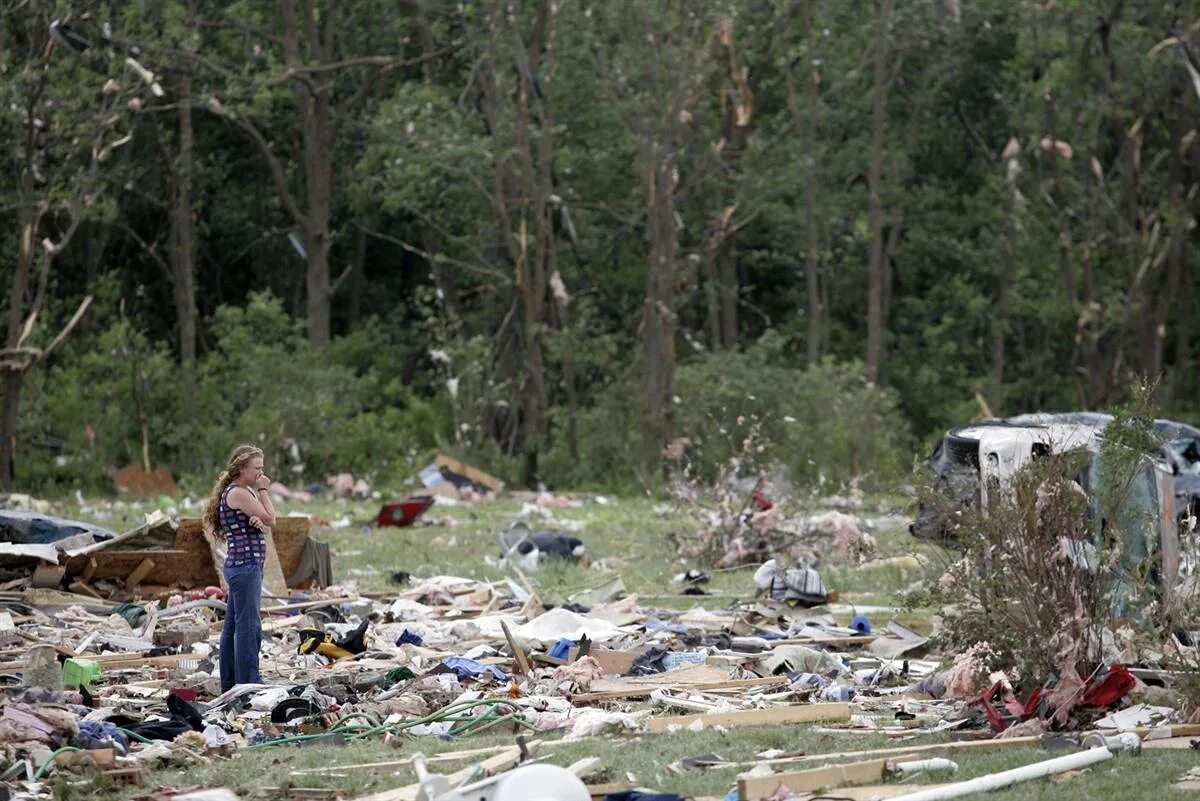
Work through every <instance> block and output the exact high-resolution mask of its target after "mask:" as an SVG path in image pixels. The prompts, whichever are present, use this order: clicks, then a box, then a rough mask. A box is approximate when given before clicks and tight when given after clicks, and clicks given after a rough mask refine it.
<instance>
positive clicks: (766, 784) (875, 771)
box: [737, 759, 887, 801]
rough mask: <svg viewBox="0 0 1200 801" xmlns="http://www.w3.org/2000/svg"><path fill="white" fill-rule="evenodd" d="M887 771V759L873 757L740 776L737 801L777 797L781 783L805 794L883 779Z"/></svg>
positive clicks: (754, 800)
mask: <svg viewBox="0 0 1200 801" xmlns="http://www.w3.org/2000/svg"><path fill="white" fill-rule="evenodd" d="M886 770H887V760H886V759H871V760H867V761H865V762H852V763H850V764H848V765H826V766H825V767H823V768H809V769H808V770H795V771H792V772H790V773H775V774H773V775H771V776H756V777H754V778H752V779H738V785H737V789H738V801H758V799H760V798H766V797H768V796H774V795H775V794H776V792H777V791H778V790H779V788H780V787H781V786H782V787H786V788H787V789H788V790H791V791H792V792H793V793H805V792H813V791H816V790H821V789H823V788H829V789H832V788H836V787H842V786H843V785H847V784H865V783H867V782H879V781H883V778H884V773H885V771H886Z"/></svg>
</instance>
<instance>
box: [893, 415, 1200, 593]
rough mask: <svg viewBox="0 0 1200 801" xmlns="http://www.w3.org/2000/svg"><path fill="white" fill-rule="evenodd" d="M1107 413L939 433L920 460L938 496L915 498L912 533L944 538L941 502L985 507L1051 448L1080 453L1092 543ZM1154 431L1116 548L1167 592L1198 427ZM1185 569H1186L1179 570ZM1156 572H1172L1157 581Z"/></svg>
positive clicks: (1191, 489) (1191, 487) (1097, 524)
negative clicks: (1155, 447)
mask: <svg viewBox="0 0 1200 801" xmlns="http://www.w3.org/2000/svg"><path fill="white" fill-rule="evenodd" d="M1111 421H1112V417H1111V416H1109V415H1100V414H1087V413H1077V414H1063V415H1049V414H1037V415H1022V416H1020V417H1012V418H1008V419H1003V420H988V421H984V422H981V423H977V424H974V425H969V426H963V427H960V428H955V429H952V430H950V431H948V432H947V433H946V435H945V436H944V437H943V438H942V440H941V442H939V443H938V446H937V447H936V448H935V449H934V452H933V454H931V455H930V457H929V459H928V460H927V464H928V465H929V467H930V469H931V470H932V471H933V474H934V483H933V490H934V492H935V493H936V494H937V495H940V496H941V497H942V498H943V499H944V501H945V502H944V503H939V504H936V505H931V504H929V503H924V502H923V503H921V505H920V507H919V509H918V513H917V517H916V519H915V520H914V521H913V522H912V523H911V524H910V525H909V532H910V533H911V534H912V535H913V536H914V537H917V538H921V539H928V540H933V541H936V542H940V543H943V544H949V543H950V542H951V540H952V537H951V535H950V533H949V525H948V520H947V518H946V514H945V510H946V509H964V510H965V509H979V510H982V511H983V512H984V513H985V514H986V512H987V509H988V508H989V506H990V503H991V501H992V500H993V499H994V498H995V497H997V493H1000V492H1003V491H1004V489H1005V487H1007V486H1009V484H1010V483H1011V481H1012V479H1013V477H1014V476H1015V475H1016V474H1017V472H1018V471H1019V470H1021V468H1023V467H1025V466H1026V465H1028V464H1030V463H1031V462H1033V461H1034V460H1036V459H1039V458H1043V457H1046V456H1049V455H1051V454H1066V453H1085V454H1086V455H1087V459H1086V462H1085V464H1086V466H1085V467H1084V468H1083V469H1082V470H1081V472H1080V474H1079V475H1078V476H1076V477H1075V482H1076V483H1077V484H1078V486H1079V488H1080V489H1082V490H1083V492H1084V493H1086V495H1087V497H1088V508H1089V518H1090V519H1091V521H1092V522H1091V526H1090V528H1091V530H1092V531H1093V538H1094V539H1095V540H1096V542H1097V543H1098V542H1099V541H1100V540H1101V538H1102V537H1103V535H1104V531H1105V529H1106V528H1107V523H1108V521H1106V520H1105V519H1103V515H1102V512H1101V510H1100V503H1099V500H1098V498H1097V493H1098V492H1099V487H1100V485H1101V476H1102V475H1103V473H1104V456H1103V454H1102V448H1101V443H1102V442H1103V437H1104V430H1105V428H1106V427H1107V425H1108V424H1109V423H1110V422H1111ZM1154 428H1155V431H1156V433H1159V434H1160V435H1163V436H1165V437H1169V439H1168V440H1166V441H1165V443H1164V445H1163V446H1162V449H1161V452H1159V453H1156V454H1146V455H1145V456H1144V457H1143V458H1142V459H1141V460H1140V463H1139V468H1138V470H1137V472H1136V473H1135V475H1134V476H1133V480H1132V483H1131V485H1130V486H1129V488H1128V498H1127V500H1126V502H1125V504H1124V508H1123V511H1122V512H1121V516H1122V517H1125V518H1127V519H1125V520H1123V521H1121V522H1122V523H1123V525H1122V526H1121V527H1120V528H1121V529H1122V530H1125V531H1127V532H1128V534H1127V536H1128V540H1127V541H1126V542H1125V544H1124V546H1123V548H1122V550H1123V552H1124V557H1123V561H1126V564H1127V565H1128V566H1129V567H1133V566H1136V565H1139V564H1143V563H1145V562H1147V560H1150V564H1152V565H1153V567H1152V569H1151V572H1152V573H1154V574H1156V575H1158V577H1159V578H1158V579H1157V580H1156V581H1155V583H1156V584H1158V585H1160V586H1161V587H1162V589H1163V593H1164V595H1169V594H1170V592H1171V587H1172V586H1173V585H1174V584H1175V580H1174V578H1178V577H1180V574H1181V571H1180V562H1181V547H1180V520H1181V518H1182V517H1186V516H1188V515H1189V514H1190V511H1192V510H1193V509H1194V508H1195V506H1196V504H1197V500H1198V497H1200V464H1198V463H1197V460H1196V459H1194V458H1193V456H1195V455H1197V441H1198V440H1200V431H1197V430H1196V429H1194V428H1192V427H1191V426H1187V425H1184V424H1182V423H1174V422H1172V421H1167V420H1158V421H1155V426H1154ZM1185 572H1186V571H1185ZM1164 577H1174V578H1173V580H1171V581H1163V580H1162V579H1163V578H1164Z"/></svg>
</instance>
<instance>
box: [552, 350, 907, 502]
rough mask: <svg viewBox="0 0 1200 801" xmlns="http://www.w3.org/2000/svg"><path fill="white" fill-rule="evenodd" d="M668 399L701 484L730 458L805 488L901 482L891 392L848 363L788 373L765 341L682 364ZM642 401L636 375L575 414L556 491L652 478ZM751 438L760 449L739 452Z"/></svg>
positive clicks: (903, 450)
mask: <svg viewBox="0 0 1200 801" xmlns="http://www.w3.org/2000/svg"><path fill="white" fill-rule="evenodd" d="M675 395H676V403H675V406H674V409H673V412H674V418H675V419H674V431H675V432H676V435H677V436H679V437H686V438H687V439H688V440H689V445H688V447H687V451H686V456H685V458H686V460H687V462H688V464H689V468H690V469H691V470H692V471H694V474H695V476H696V478H698V479H699V480H701V481H714V480H716V478H717V477H718V476H719V475H720V474H721V472H722V471H723V470H724V469H725V468H726V467H727V466H728V464H729V463H730V461H731V460H735V459H737V460H741V463H742V467H743V468H744V470H745V472H746V473H747V474H748V473H752V472H755V471H758V470H760V469H764V468H766V467H767V466H769V465H782V466H783V467H785V468H787V470H788V472H789V474H790V476H791V478H792V479H793V480H794V481H796V482H797V483H799V484H802V485H804V486H807V487H811V488H818V487H821V486H823V485H826V484H831V485H833V486H840V485H843V484H845V483H847V482H849V481H851V480H856V479H865V480H866V481H867V483H868V484H872V485H875V486H881V485H885V484H887V483H888V482H890V481H892V480H894V479H896V478H897V477H899V476H901V475H903V472H904V469H905V467H906V462H907V460H908V458H909V457H908V456H907V454H908V452H909V435H908V430H907V427H906V425H905V423H904V420H903V418H902V416H901V415H900V412H899V410H898V408H897V404H896V398H895V396H894V395H893V394H892V393H891V392H889V391H888V390H885V389H881V388H879V387H876V386H874V385H872V384H871V383H870V382H868V381H867V380H866V377H865V374H864V372H863V370H862V369H861V367H860V366H858V365H856V364H839V363H836V362H832V361H827V362H824V363H822V364H820V365H816V366H813V367H807V368H800V367H794V366H789V365H787V364H786V363H785V362H784V356H783V347H782V342H781V341H780V339H779V338H778V337H776V336H775V335H773V334H768V335H766V336H764V337H763V338H762V339H761V340H760V341H759V342H758V343H757V344H756V345H754V346H752V347H751V348H749V349H747V350H746V351H745V352H722V353H717V354H712V355H709V356H706V357H704V358H700V359H697V360H695V361H692V362H689V363H686V364H683V365H681V366H680V367H679V368H678V370H677V371H676V378H675ZM642 397H643V393H642V392H641V388H640V387H639V386H637V384H636V381H635V379H634V378H627V379H625V380H624V381H622V382H619V383H617V384H615V385H614V386H612V387H610V388H609V389H607V390H606V391H605V392H604V393H603V394H602V395H601V397H600V400H599V401H598V402H597V403H596V404H595V405H594V406H592V407H591V408H590V409H588V410H586V411H585V412H584V413H583V414H581V415H580V420H579V432H580V451H581V453H580V457H581V458H580V459H579V460H578V461H577V462H575V461H573V460H571V459H569V457H568V456H567V454H566V452H565V451H566V448H565V443H563V442H562V441H561V437H560V438H558V439H556V441H555V443H554V445H553V447H552V449H551V451H550V454H549V456H548V458H547V459H546V463H547V465H548V466H549V469H548V470H547V471H546V472H547V474H549V475H553V476H555V477H556V479H558V480H559V481H561V482H562V483H563V485H569V482H574V483H575V484H577V485H589V486H594V487H597V488H603V489H609V490H611V489H629V488H633V487H645V486H646V485H647V484H649V485H653V484H655V483H656V482H657V480H658V477H657V476H645V475H640V474H639V472H638V468H637V465H638V461H639V453H640V451H639V448H640V447H641V445H640V441H639V434H640V428H639V425H638V421H639V420H640V415H641V414H642V410H643V405H642V403H643V401H642ZM751 435H753V438H754V441H755V442H756V443H759V444H758V445H756V447H755V448H753V449H750V450H749V451H747V449H746V448H745V440H746V438H747V437H749V436H751ZM663 444H664V445H665V444H666V443H663Z"/></svg>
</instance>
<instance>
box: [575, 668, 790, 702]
mask: <svg viewBox="0 0 1200 801" xmlns="http://www.w3.org/2000/svg"><path fill="white" fill-rule="evenodd" d="M658 675H660V676H669V675H670V674H669V673H663V674H658ZM789 681H790V679H788V677H787V676H764V677H762V678H758V679H730V680H729V681H713V682H705V683H701V684H681V685H679V687H678V688H677V689H679V690H686V691H689V692H691V691H693V690H694V691H696V692H707V691H711V690H734V689H739V688H743V687H761V686H773V685H780V684H787V683H788V682H789ZM662 688H665V689H676V688H673V687H672V686H671V685H670V684H667V683H660V684H644V685H641V686H638V687H630V688H629V689H627V690H603V691H600V692H594V693H581V694H579V695H574V696H571V701H572V702H588V701H607V700H609V699H612V698H649V697H650V693H652V692H654V691H655V690H658V689H662Z"/></svg>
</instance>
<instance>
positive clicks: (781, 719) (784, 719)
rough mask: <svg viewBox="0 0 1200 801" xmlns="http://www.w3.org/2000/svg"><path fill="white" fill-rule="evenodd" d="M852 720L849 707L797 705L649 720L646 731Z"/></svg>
mask: <svg viewBox="0 0 1200 801" xmlns="http://www.w3.org/2000/svg"><path fill="white" fill-rule="evenodd" d="M849 719H850V705H849V704H842V703H833V704H796V705H792V706H777V707H771V708H770V709H751V710H747V711H744V712H712V713H706V714H701V715H679V716H676V717H667V718H650V719H649V720H647V721H646V728H647V729H648V730H649V731H652V732H662V731H667V729H669V728H670V727H671V726H680V727H684V728H686V727H687V726H690V725H692V724H693V723H695V722H696V721H701V723H702V725H703V726H704V728H706V729H707V728H709V727H710V726H726V727H739V726H773V725H775V724H777V723H808V722H811V721H814V720H849Z"/></svg>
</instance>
